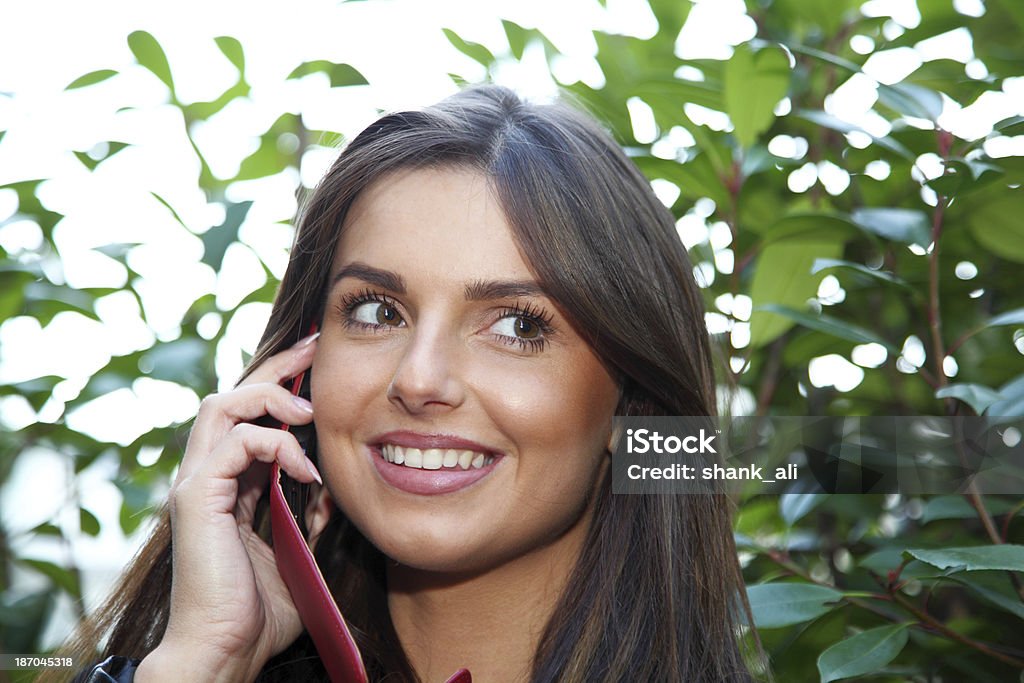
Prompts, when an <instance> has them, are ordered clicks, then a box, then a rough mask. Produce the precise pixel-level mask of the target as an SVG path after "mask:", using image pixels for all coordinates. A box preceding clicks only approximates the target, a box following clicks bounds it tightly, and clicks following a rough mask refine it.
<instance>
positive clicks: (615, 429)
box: [608, 417, 624, 453]
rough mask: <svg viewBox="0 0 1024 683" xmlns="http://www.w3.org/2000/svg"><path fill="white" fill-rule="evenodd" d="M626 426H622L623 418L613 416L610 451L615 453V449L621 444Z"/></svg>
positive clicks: (609, 442)
mask: <svg viewBox="0 0 1024 683" xmlns="http://www.w3.org/2000/svg"><path fill="white" fill-rule="evenodd" d="M623 431H624V428H623V426H622V420H620V419H619V418H617V417H613V418H612V431H611V434H610V435H609V437H608V453H615V449H616V448H618V446H619V441H621V440H622V434H623Z"/></svg>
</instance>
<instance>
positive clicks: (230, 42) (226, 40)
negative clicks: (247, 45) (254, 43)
mask: <svg viewBox="0 0 1024 683" xmlns="http://www.w3.org/2000/svg"><path fill="white" fill-rule="evenodd" d="M213 42H215V43H217V47H218V48H220V51H221V52H222V53H223V54H224V56H225V57H227V58H228V61H230V62H231V63H232V64H234V65H235V68H236V69H238V73H239V74H244V73H245V51H244V50H243V49H242V44H241V43H240V42H238V39H237V38H232V37H231V36H217V37H216V38H214V39H213Z"/></svg>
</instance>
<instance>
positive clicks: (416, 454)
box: [401, 448, 423, 468]
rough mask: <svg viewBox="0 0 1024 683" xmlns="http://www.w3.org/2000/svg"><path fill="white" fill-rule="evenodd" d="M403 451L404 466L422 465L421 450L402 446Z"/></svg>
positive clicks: (420, 466)
mask: <svg viewBox="0 0 1024 683" xmlns="http://www.w3.org/2000/svg"><path fill="white" fill-rule="evenodd" d="M401 450H403V451H405V466H406V467H419V468H422V467H423V451H421V450H420V449H418V448H402V449H401Z"/></svg>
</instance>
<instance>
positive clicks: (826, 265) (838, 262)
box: [811, 258, 910, 288]
mask: <svg viewBox="0 0 1024 683" xmlns="http://www.w3.org/2000/svg"><path fill="white" fill-rule="evenodd" d="M834 268H845V269H848V270H852V271H853V272H855V273H858V274H860V275H864V276H866V277H868V278H870V279H871V280H875V281H877V282H883V283H886V284H894V285H899V286H900V287H904V288H909V287H910V285H908V284H907V282H906V281H905V280H903V279H902V278H900V277H897V276H895V275H893V274H892V273H890V272H888V271H885V270H875V269H874V268H868V267H867V266H865V265H864V264H862V263H854V262H853V261H843V260H842V259H832V258H819V259H815V260H814V265H813V266H811V274H813V275H817V274H818V273H820V272H822V271H823V270H832V269H834Z"/></svg>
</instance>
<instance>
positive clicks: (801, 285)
mask: <svg viewBox="0 0 1024 683" xmlns="http://www.w3.org/2000/svg"><path fill="white" fill-rule="evenodd" d="M842 250H843V245H842V242H841V241H840V240H835V239H828V238H827V237H825V236H823V237H822V239H821V240H820V241H811V240H810V239H808V240H807V241H804V240H803V239H800V240H798V239H796V238H792V239H786V240H779V241H777V242H772V243H770V244H768V245H767V246H766V247H765V248H764V249H762V250H761V254H760V255H759V256H758V258H757V267H756V269H755V271H754V279H753V281H752V282H751V285H750V298H751V299H752V301H753V306H754V312H753V313H752V314H751V316H750V345H751V347H752V348H758V347H760V346H764V345H765V344H767V343H768V342H770V341H772V340H774V339H775V338H777V337H778V336H779V335H781V334H782V333H784V332H785V331H786V330H788V329H789V328H790V327H792V326H793V322H794V321H793V319H792V318H787V317H785V316H782V315H779V314H777V313H773V312H771V311H768V310H765V307H766V306H767V305H769V304H775V305H777V306H785V307H790V308H792V307H797V306H801V307H802V306H803V305H804V304H805V302H806V301H807V299H809V298H811V297H813V296H814V295H815V294H816V293H817V291H818V284H819V281H820V280H821V276H819V275H812V274H811V265H812V264H813V263H814V261H815V259H818V258H823V257H824V258H836V257H838V256H839V255H840V254H841V253H842Z"/></svg>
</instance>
